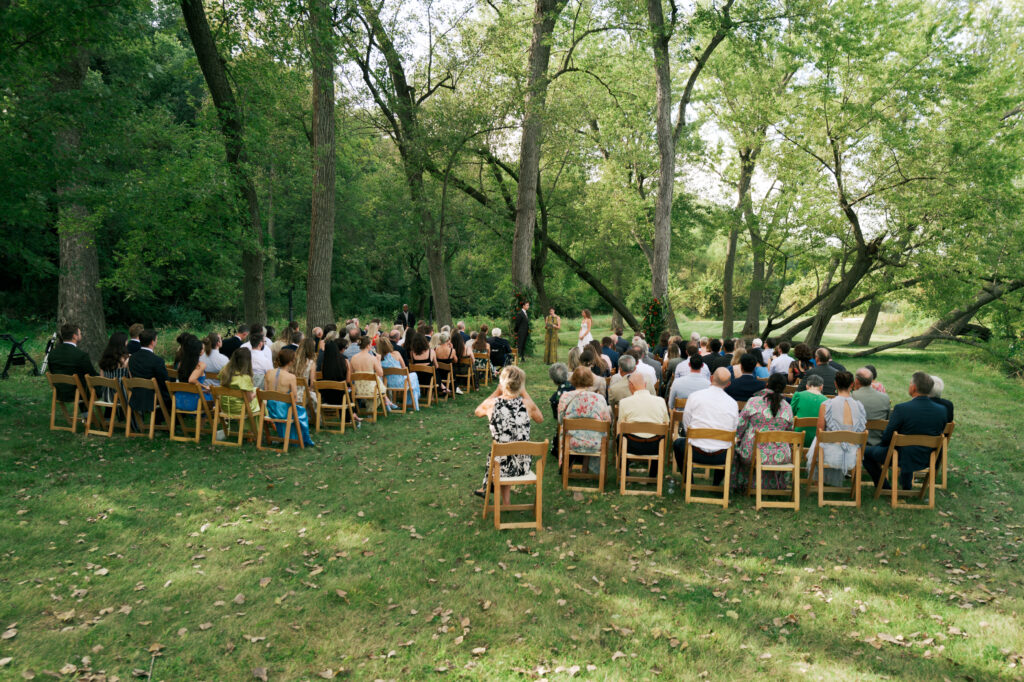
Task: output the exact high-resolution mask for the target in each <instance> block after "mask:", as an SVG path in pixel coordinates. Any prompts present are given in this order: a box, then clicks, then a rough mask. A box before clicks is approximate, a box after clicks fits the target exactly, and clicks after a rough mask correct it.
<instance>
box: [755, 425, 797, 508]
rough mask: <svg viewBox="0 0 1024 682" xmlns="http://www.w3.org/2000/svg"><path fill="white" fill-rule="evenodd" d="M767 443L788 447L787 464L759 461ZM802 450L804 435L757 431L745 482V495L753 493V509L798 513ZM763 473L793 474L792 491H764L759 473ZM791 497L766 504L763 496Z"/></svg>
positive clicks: (787, 432)
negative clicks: (783, 510) (790, 497)
mask: <svg viewBox="0 0 1024 682" xmlns="http://www.w3.org/2000/svg"><path fill="white" fill-rule="evenodd" d="M768 443H784V444H786V445H788V446H789V450H790V462H789V464H764V463H763V462H762V461H761V446H762V445H766V444H768ZM803 450H804V434H802V433H798V432H796V431H758V432H757V433H756V434H754V452H753V455H752V456H751V462H750V476H749V477H748V478H749V480H748V482H747V494H748V495H749V494H750V493H751V492H753V493H754V509H766V508H773V509H793V510H795V511H800V453H801V452H803ZM765 471H781V472H789V473H791V474H793V488H792V490H764V489H763V488H762V485H761V473H762V472H765ZM789 494H792V495H793V499H792V500H791V501H789V502H767V501H764V500H762V499H761V498H762V497H763V496H764V495H789Z"/></svg>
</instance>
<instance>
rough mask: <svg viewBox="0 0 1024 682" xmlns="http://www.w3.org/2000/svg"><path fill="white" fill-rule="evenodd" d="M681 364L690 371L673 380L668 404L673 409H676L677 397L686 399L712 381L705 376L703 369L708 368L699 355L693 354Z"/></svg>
mask: <svg viewBox="0 0 1024 682" xmlns="http://www.w3.org/2000/svg"><path fill="white" fill-rule="evenodd" d="M679 366H680V367H683V366H685V367H687V368H688V369H689V370H690V371H689V372H688V373H686V374H683V375H681V376H680V375H679V374H677V375H676V380H675V381H673V382H672V390H671V391H669V394H668V404H669V407H671V408H673V409H675V404H676V399H677V398H678V399H682V400H685V399H687V398H689V397H690V394H691V393H694V392H696V391H701V390H703V389H705V388H707V387H709V386H710V385H711V382H710V381H708V380H707V379H705V378H704V374H703V373H702V371H701V370H706V369H707V367H706V366H705V365H704V362H703V361H702V360H701V359H700V356H699V355H693V356H691V357H690V358H689V359H688V360H687V361H686V362H685V363H683V362H680V363H679Z"/></svg>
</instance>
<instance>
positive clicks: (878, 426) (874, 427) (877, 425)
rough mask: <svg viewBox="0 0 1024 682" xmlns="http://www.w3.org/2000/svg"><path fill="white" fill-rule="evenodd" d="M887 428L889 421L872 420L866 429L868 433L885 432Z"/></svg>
mask: <svg viewBox="0 0 1024 682" xmlns="http://www.w3.org/2000/svg"><path fill="white" fill-rule="evenodd" d="M887 426H889V420H888V419H870V420H868V423H867V425H866V426H865V427H864V428H866V429H867V430H868V431H885V427H887Z"/></svg>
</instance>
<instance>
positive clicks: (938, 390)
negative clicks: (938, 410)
mask: <svg viewBox="0 0 1024 682" xmlns="http://www.w3.org/2000/svg"><path fill="white" fill-rule="evenodd" d="M932 382H934V384H935V385H934V386H933V387H932V390H931V393H929V394H928V396H929V397H930V398H931V399H932V402H933V403H938V404H939V405H942V406H943V407H944V408H946V423H947V424H949V423H950V422H952V421H953V403H952V402H950V401H948V400H946V399H945V398H943V397H942V390H943V389H944V388H946V382H944V381H943V380H942V379H940V378H939V377H937V376H935V375H934V374H933V375H932Z"/></svg>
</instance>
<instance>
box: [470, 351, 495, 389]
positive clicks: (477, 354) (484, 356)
mask: <svg viewBox="0 0 1024 682" xmlns="http://www.w3.org/2000/svg"><path fill="white" fill-rule="evenodd" d="M473 360H474V362H475V361H476V360H485V361H486V362H487V365H486V367H487V369H485V370H484V381H483V384H484V386H490V385H491V355H490V353H488V352H487V351H474V352H473ZM475 369H476V368H475V367H474V372H473V373H474V374H475V373H476V371H475ZM477 383H478V384H479V383H480V382H479V380H477Z"/></svg>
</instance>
